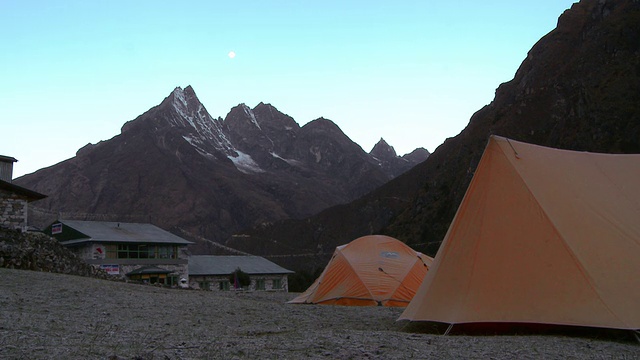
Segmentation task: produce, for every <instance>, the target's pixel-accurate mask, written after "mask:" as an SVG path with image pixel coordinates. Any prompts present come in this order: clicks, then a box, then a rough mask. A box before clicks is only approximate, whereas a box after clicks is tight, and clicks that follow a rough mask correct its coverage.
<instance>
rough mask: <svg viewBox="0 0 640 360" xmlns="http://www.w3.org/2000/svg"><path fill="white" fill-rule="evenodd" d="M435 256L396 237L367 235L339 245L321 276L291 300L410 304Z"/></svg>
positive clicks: (296, 301) (346, 303)
mask: <svg viewBox="0 0 640 360" xmlns="http://www.w3.org/2000/svg"><path fill="white" fill-rule="evenodd" d="M432 260H433V259H432V258H430V257H428V256H426V255H423V254H421V253H419V252H416V251H414V250H413V249H411V248H410V247H409V246H407V245H405V244H404V243H403V242H401V241H400V240H397V239H394V238H392V237H389V236H384V235H369V236H363V237H361V238H358V239H355V240H353V241H352V242H350V243H349V244H346V245H341V246H338V247H337V248H336V250H335V252H334V253H333V257H332V258H331V260H330V261H329V264H328V265H327V266H326V268H325V269H324V271H323V272H322V274H321V275H320V277H318V279H316V281H315V282H314V283H313V284H312V285H311V286H310V287H309V288H308V289H307V290H306V291H305V292H303V293H302V294H300V296H298V297H296V298H295V299H293V300H291V301H289V303H292V304H302V303H311V304H331V305H354V306H376V305H382V306H407V304H408V303H409V301H411V298H412V297H413V296H414V295H415V293H416V290H417V289H418V286H420V283H421V282H422V280H423V278H424V276H425V274H426V273H427V270H428V267H429V265H431V262H432Z"/></svg>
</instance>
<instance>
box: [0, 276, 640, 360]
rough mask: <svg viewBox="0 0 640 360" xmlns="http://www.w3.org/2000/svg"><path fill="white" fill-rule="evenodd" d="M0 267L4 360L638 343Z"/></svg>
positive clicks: (439, 353) (416, 352) (530, 351)
mask: <svg viewBox="0 0 640 360" xmlns="http://www.w3.org/2000/svg"><path fill="white" fill-rule="evenodd" d="M294 296H295V294H287V293H264V292H262V293H261V292H253V293H232V292H225V293H218V292H206V291H194V290H177V289H164V288H157V287H153V286H143V285H136V284H125V283H118V282H110V281H106V280H98V279H91V278H83V277H78V276H70V275H60V274H51V273H42V272H32V271H25V270H9V269H0V358H2V359H305V358H307V359H309V358H310V359H412V358H413V359H430V358H433V359H443V358H452V359H461V358H465V359H640V346H639V345H637V344H635V343H620V342H614V341H600V340H595V339H584V338H572V337H560V336H480V337H471V336H439V335H431V334H417V333H410V332H407V331H405V330H404V323H398V322H396V319H397V318H398V316H399V315H400V313H401V312H402V309H398V308H383V307H342V306H315V305H290V304H286V301H287V300H289V299H292V298H293V297H294Z"/></svg>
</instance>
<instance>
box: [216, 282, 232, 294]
mask: <svg viewBox="0 0 640 360" xmlns="http://www.w3.org/2000/svg"><path fill="white" fill-rule="evenodd" d="M218 286H219V287H220V290H223V291H229V290H230V289H231V283H230V282H229V281H228V280H222V281H220V282H219V283H218Z"/></svg>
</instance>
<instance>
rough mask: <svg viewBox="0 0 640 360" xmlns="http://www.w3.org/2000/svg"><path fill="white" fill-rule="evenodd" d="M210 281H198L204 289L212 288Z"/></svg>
mask: <svg viewBox="0 0 640 360" xmlns="http://www.w3.org/2000/svg"><path fill="white" fill-rule="evenodd" d="M209 285H210V284H209V282H208V281H198V286H199V287H200V289H202V290H211V288H210V287H209Z"/></svg>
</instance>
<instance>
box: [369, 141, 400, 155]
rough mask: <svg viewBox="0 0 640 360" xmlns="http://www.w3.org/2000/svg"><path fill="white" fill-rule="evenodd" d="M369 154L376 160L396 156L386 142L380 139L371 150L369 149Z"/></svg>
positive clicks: (394, 151)
mask: <svg viewBox="0 0 640 360" xmlns="http://www.w3.org/2000/svg"><path fill="white" fill-rule="evenodd" d="M369 154H371V155H372V156H375V157H376V158H378V159H387V158H391V157H397V156H398V154H397V153H396V150H395V149H394V148H393V146H391V145H389V144H387V142H386V141H385V140H384V139H383V138H380V141H378V143H377V144H376V145H375V146H374V147H373V149H371V152H370V153H369Z"/></svg>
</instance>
